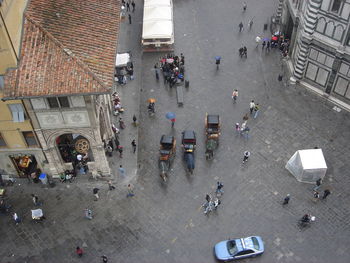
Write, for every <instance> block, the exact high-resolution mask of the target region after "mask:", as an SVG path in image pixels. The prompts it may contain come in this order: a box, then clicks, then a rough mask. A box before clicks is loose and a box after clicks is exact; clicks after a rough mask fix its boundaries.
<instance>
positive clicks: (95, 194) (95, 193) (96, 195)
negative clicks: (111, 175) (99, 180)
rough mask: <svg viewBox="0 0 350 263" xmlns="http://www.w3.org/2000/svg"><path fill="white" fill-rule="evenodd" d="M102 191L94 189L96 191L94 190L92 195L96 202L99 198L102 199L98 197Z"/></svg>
mask: <svg viewBox="0 0 350 263" xmlns="http://www.w3.org/2000/svg"><path fill="white" fill-rule="evenodd" d="M99 190H100V189H98V188H96V187H95V188H94V189H92V193H93V194H94V196H95V201H97V200H98V199H99V198H100V196H99V195H98V191H99Z"/></svg>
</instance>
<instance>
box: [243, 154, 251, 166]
mask: <svg viewBox="0 0 350 263" xmlns="http://www.w3.org/2000/svg"><path fill="white" fill-rule="evenodd" d="M249 156H250V152H249V151H245V152H244V154H243V163H246V162H248V158H249Z"/></svg>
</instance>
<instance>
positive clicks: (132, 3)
mask: <svg viewBox="0 0 350 263" xmlns="http://www.w3.org/2000/svg"><path fill="white" fill-rule="evenodd" d="M131 5H132V12H133V13H134V11H135V2H134V0H132V2H131Z"/></svg>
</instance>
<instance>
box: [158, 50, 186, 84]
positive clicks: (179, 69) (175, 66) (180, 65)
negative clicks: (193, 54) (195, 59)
mask: <svg viewBox="0 0 350 263" xmlns="http://www.w3.org/2000/svg"><path fill="white" fill-rule="evenodd" d="M159 63H160V68H161V69H162V72H163V77H164V84H167V83H169V87H170V88H171V87H173V86H174V85H175V84H176V83H178V82H181V81H184V74H185V56H184V55H183V54H182V53H181V54H180V56H176V55H174V54H167V55H166V56H164V57H161V58H160V60H159ZM154 68H155V74H156V78H157V80H158V79H159V67H158V63H156V64H155V65H154Z"/></svg>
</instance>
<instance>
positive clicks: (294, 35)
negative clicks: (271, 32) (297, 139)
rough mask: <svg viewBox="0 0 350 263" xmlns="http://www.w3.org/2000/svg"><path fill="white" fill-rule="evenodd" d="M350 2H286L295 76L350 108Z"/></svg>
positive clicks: (287, 33)
mask: <svg viewBox="0 0 350 263" xmlns="http://www.w3.org/2000/svg"><path fill="white" fill-rule="evenodd" d="M349 15H350V0H285V1H284V5H283V14H282V25H283V32H284V34H285V36H286V37H287V38H289V39H290V50H289V56H290V59H291V62H292V64H293V68H294V69H293V76H294V78H295V79H296V80H298V81H303V82H305V83H307V84H311V85H312V86H313V87H315V88H316V90H317V92H318V93H320V94H322V95H325V96H330V97H333V98H334V99H336V100H337V101H339V102H341V103H342V104H347V105H350V28H349V24H350V23H349Z"/></svg>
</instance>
